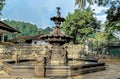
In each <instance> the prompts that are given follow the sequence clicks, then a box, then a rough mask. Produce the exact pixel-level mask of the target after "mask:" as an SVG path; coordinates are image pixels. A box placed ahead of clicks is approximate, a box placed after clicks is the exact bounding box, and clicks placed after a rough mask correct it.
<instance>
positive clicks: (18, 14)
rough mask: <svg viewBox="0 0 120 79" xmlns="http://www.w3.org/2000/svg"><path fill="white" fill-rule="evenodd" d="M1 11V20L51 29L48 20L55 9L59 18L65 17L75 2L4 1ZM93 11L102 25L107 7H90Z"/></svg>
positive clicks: (71, 0) (54, 12)
mask: <svg viewBox="0 0 120 79" xmlns="http://www.w3.org/2000/svg"><path fill="white" fill-rule="evenodd" d="M5 3H6V5H5V6H4V8H3V11H2V17H1V18H2V19H9V20H16V21H24V22H30V23H32V24H36V25H37V26H38V28H46V27H47V26H49V27H53V26H54V23H53V22H52V21H50V18H51V17H53V16H56V7H60V8H61V10H60V11H61V16H63V17H66V16H67V15H68V12H71V13H73V12H74V9H75V8H77V6H75V0H6V2H5ZM91 7H92V8H93V9H95V11H94V12H95V13H96V14H95V17H96V18H97V19H98V20H101V21H102V23H104V21H105V20H106V19H105V18H106V15H105V11H106V10H107V9H108V7H98V6H97V5H93V6H91Z"/></svg>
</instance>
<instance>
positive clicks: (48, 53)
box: [45, 46, 52, 64]
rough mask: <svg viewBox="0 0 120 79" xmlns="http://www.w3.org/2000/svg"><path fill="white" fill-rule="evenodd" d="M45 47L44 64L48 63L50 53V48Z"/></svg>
mask: <svg viewBox="0 0 120 79" xmlns="http://www.w3.org/2000/svg"><path fill="white" fill-rule="evenodd" d="M45 48H46V53H45V57H46V64H50V60H51V55H52V53H51V50H50V49H49V48H48V46H46V47H45Z"/></svg>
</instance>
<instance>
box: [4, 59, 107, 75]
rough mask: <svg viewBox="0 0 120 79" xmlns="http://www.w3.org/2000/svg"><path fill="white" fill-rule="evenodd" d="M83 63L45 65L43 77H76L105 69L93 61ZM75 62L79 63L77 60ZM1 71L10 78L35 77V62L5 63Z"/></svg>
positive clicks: (103, 65)
mask: <svg viewBox="0 0 120 79" xmlns="http://www.w3.org/2000/svg"><path fill="white" fill-rule="evenodd" d="M83 61H84V62H85V64H81V63H80V64H79V63H78V64H77V63H76V64H68V65H58V66H57V65H47V66H45V77H68V76H77V75H82V74H86V73H91V72H97V71H101V70H105V69H106V67H105V63H98V62H96V61H93V60H91V61H90V60H89V61H88V60H82V62H83ZM69 62H70V61H69ZM72 62H74V60H73V61H72ZM75 62H76V60H75ZM77 62H81V61H79V60H77ZM3 70H4V71H5V72H6V73H7V74H8V75H10V76H19V77H20V76H21V77H35V60H20V61H19V64H17V65H16V64H15V61H12V60H11V61H5V62H4V65H3Z"/></svg>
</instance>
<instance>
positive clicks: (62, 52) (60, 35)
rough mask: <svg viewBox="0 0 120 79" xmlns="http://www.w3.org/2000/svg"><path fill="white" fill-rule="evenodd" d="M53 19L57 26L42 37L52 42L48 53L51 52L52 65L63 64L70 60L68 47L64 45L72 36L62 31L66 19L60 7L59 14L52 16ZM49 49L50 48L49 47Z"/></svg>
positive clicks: (49, 59)
mask: <svg viewBox="0 0 120 79" xmlns="http://www.w3.org/2000/svg"><path fill="white" fill-rule="evenodd" d="M51 20H52V21H54V22H55V27H54V28H53V30H52V32H50V34H48V35H43V36H41V37H40V38H41V39H43V40H45V41H46V42H49V43H50V44H52V47H51V49H50V48H49V49H50V50H49V51H47V52H46V54H49V57H48V61H49V63H50V64H51V65H62V64H66V63H67V61H68V57H67V51H66V47H64V46H63V45H64V44H65V43H66V42H69V41H70V40H71V39H72V37H71V36H68V35H65V33H64V32H62V31H61V27H60V25H61V22H64V21H65V19H64V18H63V17H61V13H60V8H59V7H57V16H54V17H51ZM47 50H48V48H47Z"/></svg>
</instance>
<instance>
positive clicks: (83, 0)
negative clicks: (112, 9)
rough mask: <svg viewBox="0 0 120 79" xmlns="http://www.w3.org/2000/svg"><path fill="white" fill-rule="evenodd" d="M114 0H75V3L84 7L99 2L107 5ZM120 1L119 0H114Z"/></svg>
mask: <svg viewBox="0 0 120 79" xmlns="http://www.w3.org/2000/svg"><path fill="white" fill-rule="evenodd" d="M112 1H113V0H75V5H78V8H80V9H84V8H85V7H86V4H87V3H89V4H90V5H91V4H98V6H106V5H108V4H110V3H111V2H112ZM114 1H119V0H114Z"/></svg>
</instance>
